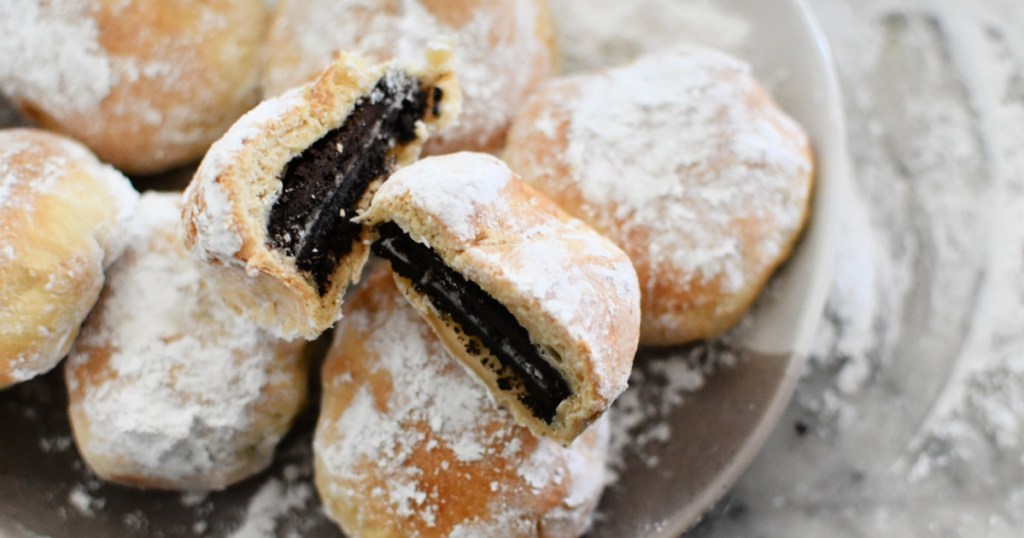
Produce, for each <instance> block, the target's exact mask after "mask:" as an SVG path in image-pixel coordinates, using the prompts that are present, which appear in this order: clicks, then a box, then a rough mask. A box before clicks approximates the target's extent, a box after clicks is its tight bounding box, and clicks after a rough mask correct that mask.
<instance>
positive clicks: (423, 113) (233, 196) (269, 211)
mask: <svg viewBox="0 0 1024 538" xmlns="http://www.w3.org/2000/svg"><path fill="white" fill-rule="evenodd" d="M426 58H427V62H426V66H425V67H423V68H420V69H411V68H408V67H405V66H403V65H401V64H399V63H395V62H388V63H383V64H376V65H373V64H368V63H366V62H364V61H363V60H361V59H359V58H358V57H355V56H351V55H347V54H341V55H339V57H338V59H337V60H336V61H335V62H334V64H332V65H331V66H330V67H328V68H327V69H326V70H325V71H324V72H323V73H322V74H321V75H320V77H319V78H317V79H316V80H315V81H313V82H311V83H310V84H308V85H305V86H301V87H298V88H295V89H293V90H290V91H288V92H286V93H284V94H283V95H281V96H279V97H275V98H272V99H269V100H267V101H264V102H263V103H261V104H260V105H259V106H258V107H256V108H255V109H253V110H252V111H251V112H249V113H248V114H246V115H245V116H244V117H242V119H240V120H239V121H238V122H237V123H236V124H235V125H234V126H233V127H232V128H231V129H230V130H229V131H228V133H227V134H226V135H225V136H224V138H222V139H221V140H219V141H218V142H217V143H215V144H214V145H213V147H211V148H210V151H209V153H207V155H206V158H205V159H204V160H203V162H202V164H201V165H200V167H199V170H198V171H197V172H196V175H195V178H194V179H193V181H192V184H191V185H190V186H189V189H188V191H187V192H186V207H185V211H184V220H185V241H186V244H187V245H188V247H189V248H190V249H191V251H192V253H193V255H194V256H195V257H197V258H198V259H200V260H202V261H205V262H207V263H206V264H205V266H206V270H207V272H208V273H209V275H210V277H211V278H214V279H216V280H217V283H218V286H217V287H218V288H219V289H220V291H221V293H222V295H223V297H224V299H225V300H226V302H227V303H228V304H229V305H230V306H232V307H233V308H234V309H235V310H236V311H239V312H241V313H242V314H244V315H245V316H246V317H248V318H249V319H251V320H253V321H255V322H256V323H258V324H260V325H262V326H264V327H266V328H268V329H270V330H271V331H273V332H275V333H276V334H278V335H279V336H282V337H286V338H291V337H295V336H303V337H306V338H315V337H316V336H318V335H319V334H320V333H322V332H323V331H324V330H326V329H327V328H329V327H330V326H331V325H332V324H333V323H334V322H335V321H336V320H337V319H338V317H340V315H341V300H342V296H343V294H344V292H345V289H346V288H347V287H348V285H349V284H351V283H352V282H355V281H356V280H357V279H358V278H359V274H360V271H361V270H362V267H363V265H364V263H365V262H366V259H367V257H368V256H369V251H368V235H367V231H366V230H365V229H364V227H363V225H361V224H359V223H357V222H354V221H353V219H354V218H355V217H357V216H358V215H359V213H361V212H362V211H364V210H365V209H366V208H367V207H368V206H369V203H370V200H371V198H372V197H373V193H374V191H375V190H376V189H377V188H378V187H379V186H380V184H381V182H383V181H384V180H385V179H386V178H387V177H388V176H389V175H390V174H391V173H392V172H394V171H395V170H396V169H397V168H398V167H400V166H403V165H405V164H408V163H409V162H412V161H414V160H415V159H416V158H417V157H418V156H419V151H420V148H421V147H422V145H423V143H424V142H425V141H426V140H427V138H428V137H429V136H430V133H431V132H434V131H437V130H438V129H440V128H442V127H444V126H446V125H448V124H449V123H451V122H452V121H453V120H454V118H455V116H456V114H457V113H458V110H459V106H460V101H461V97H460V93H459V89H458V86H457V84H456V81H455V75H454V74H453V73H452V72H451V69H450V68H449V62H450V59H451V50H450V49H449V48H448V47H446V46H436V47H434V48H432V49H431V50H429V51H428V52H427V55H426Z"/></svg>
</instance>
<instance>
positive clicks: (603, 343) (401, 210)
mask: <svg viewBox="0 0 1024 538" xmlns="http://www.w3.org/2000/svg"><path fill="white" fill-rule="evenodd" d="M367 218H368V219H369V220H372V221H379V220H393V221H394V222H396V223H397V224H399V226H401V227H402V228H403V229H404V230H405V231H406V232H408V233H409V234H410V236H412V237H413V239H416V240H420V241H423V242H425V243H427V244H429V245H430V246H432V247H433V248H434V249H435V250H437V251H438V252H439V253H440V254H441V256H442V258H444V259H445V261H446V263H448V264H449V266H450V267H452V268H453V269H456V270H457V271H459V272H460V273H461V274H462V275H463V276H465V277H466V278H467V279H469V280H470V281H472V282H475V283H476V284H478V285H480V287H482V288H483V289H484V290H485V291H487V292H488V293H489V294H491V295H492V296H494V297H495V298H497V299H498V300H499V301H502V302H503V303H505V304H506V305H507V306H508V307H509V309H510V311H512V312H513V314H514V315H516V318H517V319H518V320H519V322H520V323H521V324H523V326H524V327H526V328H527V329H528V330H531V329H535V328H536V330H531V335H532V337H534V338H537V339H538V341H536V343H538V344H541V345H552V346H555V347H556V348H558V351H559V352H560V353H562V354H563V355H564V356H565V357H566V360H567V361H572V360H575V359H578V360H579V361H581V363H583V364H578V365H575V366H566V368H570V369H571V368H573V367H575V368H579V369H581V370H582V371H583V372H585V373H584V374H580V375H584V376H586V377H587V378H588V380H589V381H590V382H592V383H594V388H595V389H596V392H597V395H599V396H600V397H602V398H605V399H607V400H612V399H614V398H615V397H616V396H618V394H620V393H621V392H622V391H623V390H625V387H626V380H627V378H628V376H629V366H630V365H631V364H632V354H633V353H634V352H635V350H636V347H635V343H636V342H635V338H634V339H632V342H631V341H630V340H631V339H630V337H629V334H630V332H631V325H632V326H635V325H636V323H637V320H638V318H639V306H638V305H639V295H640V291H639V284H638V282H637V277H636V272H635V271H634V270H633V266H632V264H631V263H630V261H629V259H628V258H627V257H626V256H625V254H623V252H622V251H621V250H620V249H619V248H618V247H616V246H615V245H614V244H612V243H611V241H609V240H607V239H605V238H604V237H602V236H600V235H599V234H597V232H595V231H594V230H593V229H591V228H590V227H588V226H587V225H586V224H584V223H583V222H581V221H579V220H576V219H572V218H569V217H568V216H567V215H566V214H564V213H562V212H561V211H560V210H559V209H558V208H557V207H555V206H554V204H552V203H551V202H550V201H549V200H547V199H544V198H543V197H542V195H540V194H539V193H537V192H536V191H533V189H530V188H529V187H528V186H526V185H525V184H523V183H522V182H521V181H520V180H519V179H518V178H517V177H516V176H515V175H514V174H513V173H512V171H511V170H509V168H508V166H507V165H506V164H505V163H503V162H502V161H501V160H499V159H497V158H495V157H492V156H490V155H485V154H480V153H456V154H452V155H445V156H440V157H428V158H426V159H423V160H421V161H419V162H417V163H415V164H413V165H411V166H409V167H407V168H405V169H403V170H400V171H398V172H397V173H395V174H394V175H392V176H391V178H390V179H389V180H388V181H387V182H386V183H385V184H384V185H383V186H382V187H381V189H380V190H379V191H378V192H377V195H376V196H375V198H374V203H373V205H372V206H371V208H370V211H369V213H368V214H367ZM517 307H518V308H517ZM530 318H537V319H536V320H534V323H530ZM541 327H546V328H550V329H542V328H541ZM543 330H551V331H556V332H558V331H561V332H564V339H563V340H562V341H561V342H558V343H559V344H562V345H561V346H558V345H557V344H556V343H553V342H543V341H542V340H540V335H541V334H542V332H541V331H543ZM634 334H635V333H634ZM615 335H621V336H620V337H616V336H615ZM555 340H558V339H557V338H556V339H555ZM577 349H578V350H580V352H576V350H577ZM570 350H572V351H570Z"/></svg>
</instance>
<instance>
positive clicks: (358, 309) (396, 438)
mask: <svg viewBox="0 0 1024 538" xmlns="http://www.w3.org/2000/svg"><path fill="white" fill-rule="evenodd" d="M369 294H373V295H374V297H372V298H371V297H369ZM351 304H352V307H351V308H350V309H349V310H348V311H347V312H346V316H345V317H344V318H343V321H342V322H341V324H340V325H339V328H338V332H337V334H336V340H335V343H334V347H333V348H332V350H331V352H330V354H329V358H328V363H327V364H326V365H325V369H324V373H325V377H324V398H325V400H324V405H323V408H324V412H323V413H322V415H321V422H320V424H319V427H318V430H317V437H316V440H315V443H314V451H315V455H316V458H317V483H318V486H319V487H320V492H321V496H322V497H323V498H324V499H325V503H326V504H327V506H328V513H330V514H331V515H332V517H334V518H336V519H339V520H340V521H341V523H342V525H343V526H344V527H345V530H346V531H347V532H350V533H355V534H356V535H360V532H366V533H370V534H372V531H373V530H374V529H387V531H386V532H384V534H383V535H384V536H410V537H426V536H576V535H578V534H579V533H580V532H582V530H583V529H584V528H585V527H586V525H587V520H588V518H589V515H590V513H591V511H592V510H593V506H594V504H595V503H596V501H597V498H598V496H599V495H600V491H601V489H602V488H603V484H602V482H601V477H603V468H604V461H605V456H606V453H605V451H606V445H607V440H608V429H607V423H606V421H601V422H600V423H599V424H597V425H595V427H594V428H595V429H594V430H592V431H591V432H589V433H587V434H585V435H584V436H583V437H581V438H580V439H579V440H578V441H577V442H576V443H575V444H574V445H573V446H572V447H569V448H565V447H562V446H560V445H558V444H557V443H554V442H552V441H548V440H540V439H537V438H535V437H533V436H532V435H531V434H530V433H529V432H528V430H526V429H525V428H523V427H521V426H517V425H515V423H514V422H513V421H512V417H511V416H510V415H509V413H508V412H506V411H504V410H502V409H501V408H499V407H498V406H497V405H496V404H495V403H494V402H492V401H491V399H490V396H489V393H488V391H487V390H486V389H485V388H484V387H483V386H481V385H480V384H479V383H477V382H476V381H475V380H474V379H473V378H472V376H471V375H470V374H468V373H467V372H465V371H464V370H463V369H462V368H461V367H459V365H458V363H457V362H455V361H453V360H452V359H451V357H449V356H448V354H447V352H446V351H445V348H444V346H443V345H442V344H441V343H440V342H439V341H438V340H437V338H436V337H435V336H434V335H433V334H432V333H431V331H430V328H429V327H428V326H427V325H426V324H424V323H423V321H422V320H421V319H420V318H419V316H418V314H417V313H416V311H415V310H414V309H413V308H412V307H411V306H409V305H408V304H407V303H406V302H405V300H404V299H403V298H402V296H401V295H400V294H399V292H398V291H397V289H395V286H394V284H393V283H392V282H390V279H389V278H388V277H387V276H386V275H384V274H377V275H376V277H375V278H372V279H371V282H370V284H369V285H368V288H367V289H364V290H362V291H361V292H360V293H359V294H358V295H357V297H355V298H354V299H353V302H352V303H351ZM595 478H596V480H595ZM352 508H355V509H354V511H353V510H352ZM332 510H333V511H332ZM466 533H469V534H466Z"/></svg>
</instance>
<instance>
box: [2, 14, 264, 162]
mask: <svg viewBox="0 0 1024 538" xmlns="http://www.w3.org/2000/svg"><path fill="white" fill-rule="evenodd" d="M268 22H269V18H268V16H267V8H266V3H265V1H264V0H176V1H174V2H153V1H151V0H119V1H109V0H47V1H45V2H40V1H39V0H4V1H3V2H0V58H3V61H0V91H2V92H3V93H5V94H6V95H7V96H8V97H9V98H10V99H11V100H12V102H14V103H15V104H16V105H17V106H18V107H19V108H20V109H21V111H22V112H24V113H25V114H26V115H27V116H29V117H30V118H32V119H33V120H35V121H36V122H38V123H39V124H40V125H42V126H43V127H46V128H48V129H53V130H56V131H60V132H63V133H65V134H68V135H71V136H73V137H75V138H77V139H78V140H81V141H82V142H84V143H85V144H86V145H87V146H89V147H90V148H92V150H93V151H95V152H96V154H97V155H99V157H100V158H101V159H103V160H104V161H107V162H109V163H111V164H113V165H114V166H117V167H118V168H120V169H121V170H123V171H125V172H130V173H152V172H158V171H161V170H165V169H167V168H170V167H172V166H175V165H178V164H183V163H186V162H191V161H194V160H197V159H198V158H199V157H201V156H202V154H203V152H204V151H205V150H206V148H207V147H209V145H210V143H212V142H213V141H214V140H216V139H217V137H219V136H220V135H222V134H223V133H224V131H225V130H227V128H228V126H230V125H231V123H232V122H234V121H235V120H236V119H238V117H239V116H241V115H242V113H243V112H245V111H246V110H248V109H249V108H250V107H252V106H253V105H254V104H256V101H257V100H258V98H259V67H260V52H261V47H262V41H263V39H264V38H265V35H266V30H267V25H268Z"/></svg>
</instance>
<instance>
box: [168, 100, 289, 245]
mask: <svg viewBox="0 0 1024 538" xmlns="http://www.w3.org/2000/svg"><path fill="white" fill-rule="evenodd" d="M303 106H304V100H303V91H302V89H301V88H294V89H292V90H290V91H288V92H285V93H284V94H283V95H280V96H278V97H275V98H272V99H267V100H265V101H263V102H262V103H260V104H259V105H257V106H256V107H255V108H253V109H252V110H250V111H249V112H247V113H246V114H245V115H243V116H242V117H241V118H239V119H238V121H237V122H235V124H234V125H232V126H231V128H230V129H228V132H227V133H225V134H224V136H223V137H221V138H220V139H219V140H217V141H216V142H214V143H213V145H212V146H211V147H210V150H209V151H208V152H207V154H206V155H207V156H206V158H204V159H203V162H202V163H201V164H200V166H199V169H198V170H197V171H196V174H195V178H194V179H193V181H192V182H191V183H190V184H189V186H188V189H187V190H186V191H185V198H186V199H193V198H195V199H198V200H199V203H200V204H201V205H202V206H203V207H205V210H204V211H199V212H194V213H193V214H192V216H193V218H192V223H193V225H194V226H195V227H196V230H197V233H196V234H195V240H196V243H197V245H196V247H197V248H193V249H192V252H193V254H194V255H196V256H198V257H200V258H204V259H211V260H212V259H218V260H221V261H230V260H232V258H233V257H234V255H235V254H236V253H237V252H238V251H239V250H240V249H241V248H242V244H243V239H242V234H241V232H240V231H239V230H238V222H237V221H238V219H237V217H235V213H236V212H238V211H242V209H241V208H240V207H238V206H237V205H236V202H235V201H233V200H232V199H231V198H230V197H229V196H228V193H227V191H226V190H225V189H224V187H223V186H221V185H220V183H218V181H217V178H218V177H220V175H221V174H222V173H223V172H224V170H225V169H226V168H227V167H229V166H232V165H233V164H234V163H235V160H236V159H237V158H238V156H239V154H240V153H241V152H242V150H243V149H244V147H245V145H246V143H247V142H248V141H249V140H252V139H253V138H255V137H257V136H259V135H260V133H261V132H262V131H264V130H265V129H267V128H268V126H269V125H271V124H273V123H275V122H279V121H281V118H283V117H284V116H285V115H287V114H290V113H295V111H296V110H299V109H300V108H302V107H303Z"/></svg>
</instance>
